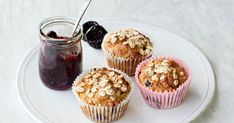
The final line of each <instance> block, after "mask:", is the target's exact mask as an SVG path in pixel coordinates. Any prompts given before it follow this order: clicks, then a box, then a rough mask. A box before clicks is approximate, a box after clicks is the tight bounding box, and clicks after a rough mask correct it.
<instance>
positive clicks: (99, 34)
mask: <svg viewBox="0 0 234 123" xmlns="http://www.w3.org/2000/svg"><path fill="white" fill-rule="evenodd" d="M106 34H107V31H106V30H105V29H104V28H103V27H102V26H100V25H98V26H92V27H91V28H90V29H89V30H88V31H87V33H86V34H85V35H84V36H85V38H86V39H87V42H88V43H89V45H90V46H91V47H93V48H96V49H101V44H102V40H103V38H104V36H105V35H106Z"/></svg>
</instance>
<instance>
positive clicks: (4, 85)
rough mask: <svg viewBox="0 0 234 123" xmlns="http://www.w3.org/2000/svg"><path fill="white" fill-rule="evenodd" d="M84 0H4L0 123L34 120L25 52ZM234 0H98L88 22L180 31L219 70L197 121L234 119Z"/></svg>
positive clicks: (0, 39) (1, 3) (1, 10)
mask: <svg viewBox="0 0 234 123" xmlns="http://www.w3.org/2000/svg"><path fill="white" fill-rule="evenodd" d="M80 3H81V0H69V1H65V0H64V1H59V2H58V1H57V0H0V30H1V31H0V53H1V54H0V98H1V100H0V123H34V122H36V121H34V120H33V119H32V118H31V117H30V116H29V115H28V114H27V112H26V111H25V110H24V108H23V107H22V104H21V103H20V102H19V100H18V97H17V93H16V83H15V77H16V72H17V68H18V66H19V63H20V61H21V59H22V58H23V56H25V55H26V54H27V53H28V52H29V51H30V49H31V48H32V47H34V46H35V45H36V44H38V43H39V40H38V24H39V23H40V21H42V20H43V19H45V18H46V17H49V16H58V15H59V16H68V17H73V18H75V17H76V16H77V14H78V10H79V5H80ZM233 10H234V1H233V0H137V1H136V0H93V3H92V4H91V6H90V8H89V10H88V11H87V13H86V15H85V18H84V20H98V21H103V20H127V21H138V22H143V23H149V24H153V25H156V26H158V27H162V28H164V29H167V30H169V31H172V32H175V33H176V34H178V35H181V36H183V37H185V38H187V39H189V41H191V42H192V43H193V44H194V45H196V46H197V47H198V48H200V49H201V50H202V51H203V52H204V54H206V56H207V57H208V58H209V60H210V62H211V64H212V65H213V69H214V71H215V74H216V79H217V81H216V86H217V89H216V93H215V97H214V100H213V102H212V103H211V105H210V106H209V107H208V108H207V110H206V111H205V112H204V113H202V114H201V115H200V116H199V117H198V118H197V119H195V120H194V121H193V122H192V123H220V122H223V123H226V122H234V118H233V116H234V105H233V103H234V98H233V97H232V96H233V95H234V91H233V88H234V83H233V82H232V80H234V76H233V66H234V55H233V51H234V40H233V39H234V23H233V22H234V13H233Z"/></svg>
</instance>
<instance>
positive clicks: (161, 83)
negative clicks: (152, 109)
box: [139, 58, 187, 92]
mask: <svg viewBox="0 0 234 123" xmlns="http://www.w3.org/2000/svg"><path fill="white" fill-rule="evenodd" d="M139 80H140V82H141V84H142V85H144V86H146V87H147V88H149V89H151V90H153V91H158V92H160V91H161V92H164V91H165V90H166V91H172V90H174V89H176V88H177V87H179V86H180V85H181V84H183V83H184V82H185V81H186V80H187V75H186V73H185V70H184V68H182V67H180V66H179V64H177V63H176V62H174V61H173V60H168V59H165V58H162V59H159V60H153V61H151V62H149V63H148V64H146V65H145V66H144V67H143V68H142V69H141V72H140V74H139Z"/></svg>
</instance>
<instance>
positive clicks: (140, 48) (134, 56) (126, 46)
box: [102, 28, 153, 76]
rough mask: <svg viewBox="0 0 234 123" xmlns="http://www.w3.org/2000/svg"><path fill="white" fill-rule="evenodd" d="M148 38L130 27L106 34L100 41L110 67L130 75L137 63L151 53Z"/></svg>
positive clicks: (151, 45) (151, 47)
mask: <svg viewBox="0 0 234 123" xmlns="http://www.w3.org/2000/svg"><path fill="white" fill-rule="evenodd" d="M152 49H153V44H152V42H151V41H150V39H149V38H148V37H147V36H145V35H143V34H142V33H140V32H139V31H137V30H134V29H132V28H126V29H121V30H119V31H116V32H111V33H109V34H107V35H106V36H105V38H104V41H103V43H102V50H103V51H104V53H105V54H106V57H107V63H108V65H109V66H110V67H113V68H116V69H119V70H122V71H124V72H125V73H127V74H128V75H130V76H132V75H134V73H135V68H136V66H137V64H138V63H140V62H141V61H143V60H144V59H146V58H149V57H151V55H152V52H153V51H152Z"/></svg>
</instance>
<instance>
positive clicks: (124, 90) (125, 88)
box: [120, 85, 128, 92]
mask: <svg viewBox="0 0 234 123" xmlns="http://www.w3.org/2000/svg"><path fill="white" fill-rule="evenodd" d="M120 89H121V91H122V92H126V91H127V90H128V88H127V86H126V85H123V86H122V87H121V88H120Z"/></svg>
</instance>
